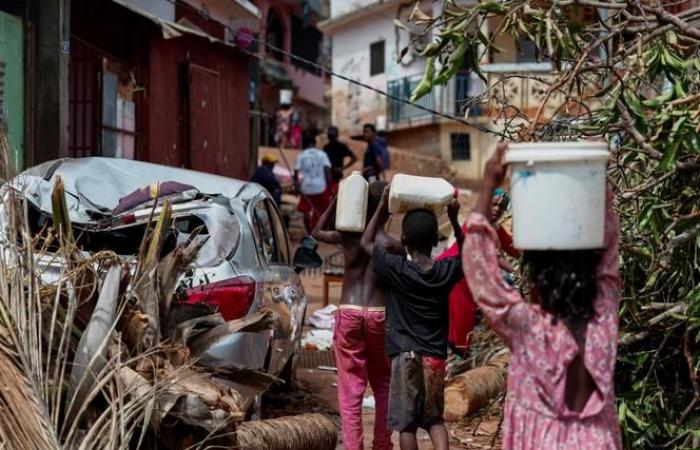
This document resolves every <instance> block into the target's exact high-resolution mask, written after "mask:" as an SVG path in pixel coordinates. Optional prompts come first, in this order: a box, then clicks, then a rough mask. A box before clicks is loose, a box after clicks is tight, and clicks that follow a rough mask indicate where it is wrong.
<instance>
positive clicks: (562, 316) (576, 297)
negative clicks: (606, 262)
mask: <svg viewBox="0 0 700 450" xmlns="http://www.w3.org/2000/svg"><path fill="white" fill-rule="evenodd" d="M523 262H524V266H525V269H526V277H527V279H529V280H530V282H531V283H532V284H533V285H534V286H535V287H536V288H537V292H538V294H539V297H540V301H541V304H540V306H541V307H542V309H543V310H544V311H547V312H549V313H550V314H552V315H553V316H554V318H553V319H554V321H556V320H562V321H564V322H565V323H567V324H568V323H572V322H573V321H577V320H586V321H588V320H589V319H590V318H591V317H593V312H594V309H593V307H594V301H595V298H596V295H597V284H596V269H597V267H598V263H599V262H600V252H599V251H596V250H576V251H526V252H525V253H524V254H523Z"/></svg>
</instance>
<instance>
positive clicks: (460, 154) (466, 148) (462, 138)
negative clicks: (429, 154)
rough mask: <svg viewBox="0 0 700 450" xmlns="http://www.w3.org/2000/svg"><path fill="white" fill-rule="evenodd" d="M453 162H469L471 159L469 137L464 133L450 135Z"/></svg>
mask: <svg viewBox="0 0 700 450" xmlns="http://www.w3.org/2000/svg"><path fill="white" fill-rule="evenodd" d="M450 141H451V144H452V145H451V146H452V160H453V161H470V160H471V159H472V153H471V146H470V143H469V135H468V134H464V133H452V134H450Z"/></svg>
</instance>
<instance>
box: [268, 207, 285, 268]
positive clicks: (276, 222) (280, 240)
mask: <svg viewBox="0 0 700 450" xmlns="http://www.w3.org/2000/svg"><path fill="white" fill-rule="evenodd" d="M267 207H268V208H269V210H270V215H271V216H272V224H273V227H274V228H275V236H277V248H278V250H279V256H280V258H279V262H281V263H285V264H289V239H287V230H286V229H285V227H284V222H283V221H282V218H281V217H280V215H279V212H277V209H276V208H275V207H274V206H273V205H272V203H271V202H270V201H269V200H268V201H267Z"/></svg>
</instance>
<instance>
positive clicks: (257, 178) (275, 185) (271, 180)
mask: <svg viewBox="0 0 700 450" xmlns="http://www.w3.org/2000/svg"><path fill="white" fill-rule="evenodd" d="M277 161H278V159H277V156H275V155H273V154H272V153H266V154H265V155H264V156H263V157H262V163H261V164H260V165H259V166H258V168H257V169H255V173H254V174H253V176H252V178H251V179H250V181H252V182H253V183H258V184H259V185H260V186H262V187H264V188H265V189H267V192H269V193H270V195H271V196H272V198H273V199H275V203H276V204H277V206H280V205H281V204H282V186H281V185H280V182H279V180H277V177H276V176H275V173H274V171H273V169H274V168H275V164H277Z"/></svg>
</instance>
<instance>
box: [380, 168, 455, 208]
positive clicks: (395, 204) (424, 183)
mask: <svg viewBox="0 0 700 450" xmlns="http://www.w3.org/2000/svg"><path fill="white" fill-rule="evenodd" d="M457 194H458V192H457V190H456V189H455V188H454V187H453V186H452V185H451V184H450V183H449V182H447V180H444V179H442V178H431V177H418V176H413V175H404V174H396V175H394V178H393V179H392V180H391V188H390V191H389V212H390V213H392V214H401V213H405V212H407V211H411V210H413V209H429V210H431V211H432V212H433V213H435V215H437V216H439V215H441V214H442V213H444V212H445V206H447V204H448V203H450V202H451V201H452V200H453V199H454V198H456V197H457Z"/></svg>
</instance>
